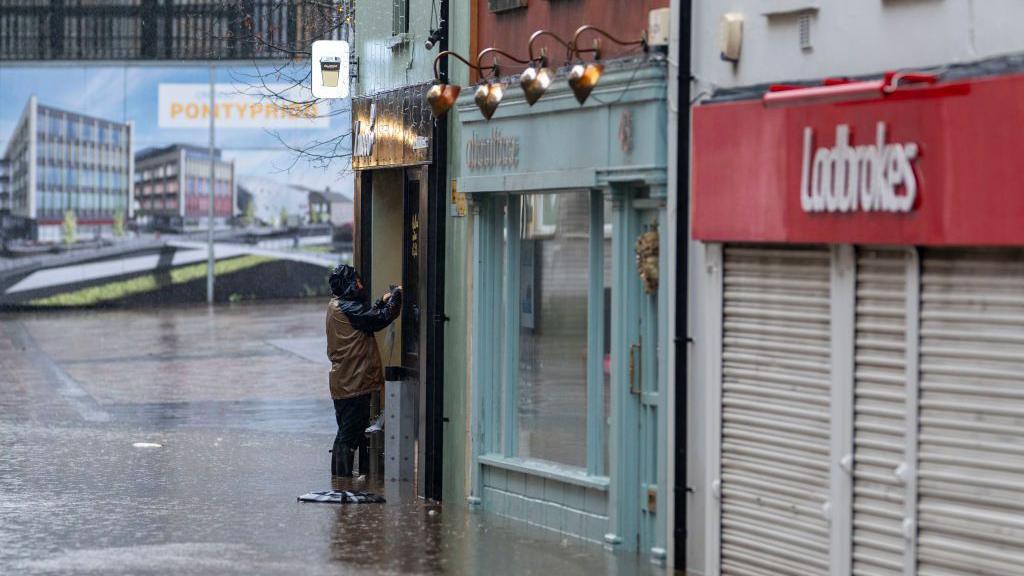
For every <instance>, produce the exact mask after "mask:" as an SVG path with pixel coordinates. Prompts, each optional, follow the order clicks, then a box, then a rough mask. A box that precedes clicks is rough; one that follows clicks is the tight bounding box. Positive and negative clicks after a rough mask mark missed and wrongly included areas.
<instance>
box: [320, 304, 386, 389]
mask: <svg viewBox="0 0 1024 576" xmlns="http://www.w3.org/2000/svg"><path fill="white" fill-rule="evenodd" d="M400 310H401V299H400V298H392V301H390V302H388V304H384V303H383V302H381V301H378V302H377V303H376V304H374V305H373V306H367V305H366V304H363V303H361V302H358V301H355V300H342V299H340V298H332V299H331V302H330V303H329V304H328V305H327V356H328V357H329V358H330V359H331V398H333V399H335V400H344V399H346V398H354V397H356V396H362V395H363V394H368V393H370V392H374V391H377V390H379V389H380V388H381V387H382V386H383V385H384V370H383V368H382V367H381V360H380V350H379V349H378V348H377V340H376V338H374V337H373V332H374V331H375V330H380V329H382V328H384V326H387V325H388V324H390V323H391V321H392V320H394V319H395V318H396V317H397V316H398V313H399V311H400ZM353 320H354V321H353Z"/></svg>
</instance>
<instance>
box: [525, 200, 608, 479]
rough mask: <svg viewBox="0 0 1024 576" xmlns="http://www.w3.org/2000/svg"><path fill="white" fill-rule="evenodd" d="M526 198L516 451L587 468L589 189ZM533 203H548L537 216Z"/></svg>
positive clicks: (535, 205) (540, 205) (526, 455)
mask: <svg viewBox="0 0 1024 576" xmlns="http://www.w3.org/2000/svg"><path fill="white" fill-rule="evenodd" d="M528 200H529V201H525V202H522V204H521V207H522V212H523V213H522V216H521V222H522V224H523V225H522V226H521V231H520V242H519V255H520V267H519V328H520V329H519V383H518V384H519V385H518V396H519V398H518V407H517V410H518V428H519V431H518V436H519V438H518V440H519V441H518V446H519V454H518V455H519V456H521V457H524V458H535V459H539V460H549V461H553V462H558V463H560V464H566V465H569V466H578V467H581V468H582V467H585V466H586V464H587V463H586V454H587V450H586V443H587V291H588V285H589V283H588V280H587V278H588V273H587V265H588V258H587V247H588V242H589V241H588V228H589V220H590V198H589V193H588V192H572V193H566V194H561V195H555V194H540V195H533V196H531V197H528ZM531 207H542V208H541V209H540V210H536V211H533V214H532V215H531V214H530V212H531ZM531 216H532V217H531ZM538 217H543V218H544V221H540V220H538V219H537V218H538ZM535 230H537V231H543V232H545V234H544V235H543V236H540V235H535V234H534V231H535ZM556 230H557V233H556V232H555V231H556Z"/></svg>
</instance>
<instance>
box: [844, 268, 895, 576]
mask: <svg viewBox="0 0 1024 576" xmlns="http://www.w3.org/2000/svg"><path fill="white" fill-rule="evenodd" d="M906 267H907V253H906V252H905V251H903V250H871V249H864V250H860V251H859V252H858V254H857V305H856V333H855V356H854V468H853V573H854V574H855V575H857V576H889V575H893V576H899V575H901V574H903V566H904V557H903V555H904V552H905V550H906V545H905V540H904V537H903V530H902V527H903V518H904V493H905V485H904V483H903V482H902V481H901V480H900V478H899V477H898V476H897V474H896V470H897V468H898V467H899V466H900V465H901V464H902V463H903V461H904V458H905V442H904V437H905V435H904V429H905V427H906V420H905V418H906V380H905V378H906V348H907V346H906V339H905V334H906V294H907V286H906Z"/></svg>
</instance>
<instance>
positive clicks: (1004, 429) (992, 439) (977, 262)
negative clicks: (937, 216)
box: [918, 250, 1024, 576]
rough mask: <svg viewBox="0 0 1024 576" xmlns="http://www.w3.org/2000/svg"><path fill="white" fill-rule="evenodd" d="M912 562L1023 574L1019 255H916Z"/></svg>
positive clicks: (1022, 277) (950, 569) (1023, 258)
mask: <svg viewBox="0 0 1024 576" xmlns="http://www.w3.org/2000/svg"><path fill="white" fill-rule="evenodd" d="M920 370H921V384H920V385H921V396H920V407H921V410H920V437H919V451H920V456H919V464H918V466H919V469H918V492H919V495H920V498H919V501H918V529H919V531H918V568H919V573H920V574H922V575H934V574H943V575H946V574H991V575H993V576H1007V575H1011V574H1024V252H1022V251H1020V250H985V251H982V250H941V251H940V250H937V251H932V252H927V253H926V254H925V257H924V258H923V260H922V289H921V367H920Z"/></svg>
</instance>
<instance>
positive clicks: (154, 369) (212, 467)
mask: <svg viewBox="0 0 1024 576" xmlns="http://www.w3.org/2000/svg"><path fill="white" fill-rule="evenodd" d="M322 327H323V303H319V302H301V303H294V302H293V303H284V304H282V303H277V304H260V305H245V306H232V307H224V308H217V309H215V310H213V311H211V310H209V309H207V308H206V307H198V308H171V309H163V310H148V311H134V312H126V311H107V312H65V313H52V314H39V315H24V314H23V315H7V316H0V574H313V575H318V574H363V573H366V574H406V573H408V574H545V575H548V574H556V575H558V576H568V575H573V574H608V575H615V574H622V575H629V574H649V573H657V570H656V569H655V568H654V567H652V566H651V565H650V564H648V563H647V561H646V560H644V559H638V558H636V557H635V556H632V555H623V556H615V555H612V554H609V553H606V552H605V551H604V550H603V549H602V548H601V547H600V546H598V545H595V544H592V543H585V542H582V541H579V540H576V539H574V538H566V537H563V536H560V535H558V534H555V533H552V532H548V531H544V530H541V529H538V528H534V527H530V526H527V525H524V524H522V523H519V522H514V521H510V520H506V519H504V518H500V517H496V516H493V515H491V514H489V513H484V512H467V511H466V510H465V509H464V507H463V506H461V505H456V504H445V505H444V506H437V505H429V504H427V503H424V502H423V501H421V500H418V499H416V498H414V497H412V495H411V487H409V486H397V485H391V486H388V487H384V486H379V485H372V484H369V483H366V482H357V481H350V483H348V484H336V485H334V487H335V488H352V489H362V490H373V491H376V492H379V493H384V494H385V495H386V496H387V497H388V503H387V504H383V505H380V504H362V505H330V504H302V503H298V502H297V501H296V497H297V496H298V495H299V494H302V493H305V492H309V491H313V490H325V489H328V488H331V487H332V484H331V478H330V472H329V471H330V462H329V454H328V452H327V450H328V449H329V448H330V446H331V441H332V440H333V435H334V430H333V427H334V415H333V408H332V405H331V402H330V400H329V398H328V397H327V395H328V390H327V376H326V371H325V367H324V365H323V362H322V360H318V354H321V353H322V352H319V353H318V350H319V351H322V350H323V348H324V344H323V340H322ZM136 443H150V444H159V445H160V446H161V447H158V448H156V447H149V448H146V447H135V446H133V444H136Z"/></svg>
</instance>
